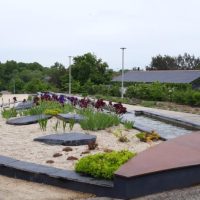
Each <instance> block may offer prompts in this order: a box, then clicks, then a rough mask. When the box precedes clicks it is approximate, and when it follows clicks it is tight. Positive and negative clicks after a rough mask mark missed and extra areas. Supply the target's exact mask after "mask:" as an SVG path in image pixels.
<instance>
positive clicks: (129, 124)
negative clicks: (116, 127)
mask: <svg viewBox="0 0 200 200" xmlns="http://www.w3.org/2000/svg"><path fill="white" fill-rule="evenodd" d="M133 126H134V122H133V121H127V120H126V121H125V122H124V127H125V129H128V130H130V129H132V128H133Z"/></svg>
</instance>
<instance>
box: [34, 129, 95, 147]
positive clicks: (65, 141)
mask: <svg viewBox="0 0 200 200" xmlns="http://www.w3.org/2000/svg"><path fill="white" fill-rule="evenodd" d="M34 141H38V142H44V143H47V144H53V145H65V146H79V145H87V144H89V143H91V142H95V141H96V136H95V135H89V134H84V133H75V132H72V133H63V134H60V133H57V134H52V135H47V136H42V137H38V138H35V139H34Z"/></svg>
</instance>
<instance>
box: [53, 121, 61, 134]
mask: <svg viewBox="0 0 200 200" xmlns="http://www.w3.org/2000/svg"><path fill="white" fill-rule="evenodd" d="M59 125H60V121H59V120H57V121H56V124H55V126H53V129H54V130H55V131H57V130H58V127H59Z"/></svg>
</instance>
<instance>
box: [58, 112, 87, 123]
mask: <svg viewBox="0 0 200 200" xmlns="http://www.w3.org/2000/svg"><path fill="white" fill-rule="evenodd" d="M56 117H57V118H58V119H61V120H64V121H67V122H68V121H69V120H70V119H74V121H75V122H80V121H81V120H84V119H85V117H84V116H82V115H79V114H58V115H56Z"/></svg>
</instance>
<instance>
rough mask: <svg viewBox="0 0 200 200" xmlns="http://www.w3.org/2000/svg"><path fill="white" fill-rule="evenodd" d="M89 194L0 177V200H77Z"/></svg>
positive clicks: (89, 195) (85, 197)
mask: <svg viewBox="0 0 200 200" xmlns="http://www.w3.org/2000/svg"><path fill="white" fill-rule="evenodd" d="M91 196H92V195H91V194H86V193H81V192H75V191H72V190H67V189H61V188H57V187H52V186H48V185H44V184H38V183H32V182H27V181H22V180H19V179H13V178H8V177H5V176H0V200H36V199H37V200H73V199H74V200H75V199H76V200H77V199H87V198H88V197H91Z"/></svg>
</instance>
